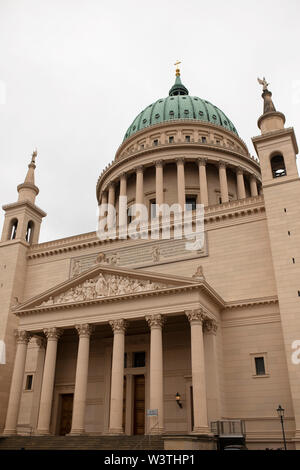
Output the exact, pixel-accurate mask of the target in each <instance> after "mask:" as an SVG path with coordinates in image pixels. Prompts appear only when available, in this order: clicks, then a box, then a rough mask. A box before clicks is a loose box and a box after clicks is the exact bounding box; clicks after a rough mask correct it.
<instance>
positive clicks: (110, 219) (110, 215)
mask: <svg viewBox="0 0 300 470" xmlns="http://www.w3.org/2000/svg"><path fill="white" fill-rule="evenodd" d="M114 207H115V184H114V183H110V185H109V187H108V211H107V227H108V229H110V228H112V227H113V223H114V209H113V208H114Z"/></svg>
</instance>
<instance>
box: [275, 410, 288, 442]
mask: <svg viewBox="0 0 300 470" xmlns="http://www.w3.org/2000/svg"><path fill="white" fill-rule="evenodd" d="M277 413H278V416H279V418H280V422H281V427H282V435H283V442H284V450H287V448H286V440H285V432H284V425H283V418H284V408H282V406H281V405H279V406H278V408H277Z"/></svg>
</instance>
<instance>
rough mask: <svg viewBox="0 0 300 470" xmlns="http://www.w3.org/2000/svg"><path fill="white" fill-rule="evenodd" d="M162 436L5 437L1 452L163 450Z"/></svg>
mask: <svg viewBox="0 0 300 470" xmlns="http://www.w3.org/2000/svg"><path fill="white" fill-rule="evenodd" d="M163 448H164V443H163V439H162V438H161V437H160V436H7V437H6V436H5V437H0V450H10V449H11V450H13V449H14V450H15V449H41V450H42V449H52V450H56V449H58V450H68V449H69V450H72V449H79V450H81V449H82V450H163Z"/></svg>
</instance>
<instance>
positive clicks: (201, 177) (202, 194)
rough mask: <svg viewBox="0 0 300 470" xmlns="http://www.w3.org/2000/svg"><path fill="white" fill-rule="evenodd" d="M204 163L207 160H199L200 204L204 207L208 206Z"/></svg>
mask: <svg viewBox="0 0 300 470" xmlns="http://www.w3.org/2000/svg"><path fill="white" fill-rule="evenodd" d="M206 163H207V158H199V160H198V166H199V183H200V202H201V204H203V205H204V207H207V206H208V189H207V176H206Z"/></svg>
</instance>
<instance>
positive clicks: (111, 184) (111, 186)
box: [107, 181, 116, 190]
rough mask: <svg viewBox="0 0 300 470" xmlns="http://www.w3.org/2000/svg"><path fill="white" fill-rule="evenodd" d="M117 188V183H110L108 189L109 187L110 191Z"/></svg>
mask: <svg viewBox="0 0 300 470" xmlns="http://www.w3.org/2000/svg"><path fill="white" fill-rule="evenodd" d="M115 186H116V182H115V181H110V182H109V183H108V186H107V187H108V190H110V189H115Z"/></svg>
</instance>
